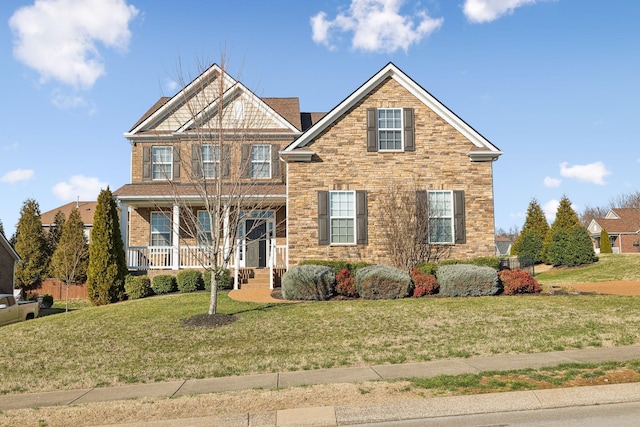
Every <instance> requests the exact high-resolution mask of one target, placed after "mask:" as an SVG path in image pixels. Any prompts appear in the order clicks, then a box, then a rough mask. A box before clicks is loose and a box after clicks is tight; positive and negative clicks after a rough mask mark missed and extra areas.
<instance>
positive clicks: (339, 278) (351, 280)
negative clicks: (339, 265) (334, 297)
mask: <svg viewBox="0 0 640 427" xmlns="http://www.w3.org/2000/svg"><path fill="white" fill-rule="evenodd" d="M336 294H338V295H343V296H345V297H357V296H358V291H356V278H355V277H354V276H353V275H352V274H351V270H349V269H348V268H343V269H342V270H340V271H339V272H338V274H336Z"/></svg>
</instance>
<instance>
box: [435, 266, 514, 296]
mask: <svg viewBox="0 0 640 427" xmlns="http://www.w3.org/2000/svg"><path fill="white" fill-rule="evenodd" d="M437 277H438V283H439V284H440V294H441V295H444V296H447V297H468V296H482V295H495V294H497V293H498V292H500V290H501V288H500V284H499V282H498V273H497V271H496V270H495V269H493V268H491V267H478V266H477V265H469V264H456V265H443V266H441V267H440V268H438V275H437Z"/></svg>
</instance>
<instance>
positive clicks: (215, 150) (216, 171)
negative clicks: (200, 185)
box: [200, 144, 220, 179]
mask: <svg viewBox="0 0 640 427" xmlns="http://www.w3.org/2000/svg"><path fill="white" fill-rule="evenodd" d="M205 147H209V148H210V149H211V153H212V157H213V160H205V157H204V150H205ZM201 151H202V152H201V153H200V154H201V155H202V177H203V178H204V179H218V178H219V177H220V146H219V145H218V144H203V145H202V149H201ZM216 154H217V155H216ZM207 165H212V166H213V175H212V176H209V175H208V174H207Z"/></svg>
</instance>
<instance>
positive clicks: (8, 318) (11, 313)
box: [0, 294, 40, 326]
mask: <svg viewBox="0 0 640 427" xmlns="http://www.w3.org/2000/svg"><path fill="white" fill-rule="evenodd" d="M39 313H40V307H38V303H37V302H36V301H19V302H17V301H16V299H15V297H14V296H13V295H9V294H0V326H3V325H8V324H9V323H15V322H22V321H24V320H29V319H35V318H36V317H38V314H39Z"/></svg>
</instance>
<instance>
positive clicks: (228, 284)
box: [202, 267, 233, 291]
mask: <svg viewBox="0 0 640 427" xmlns="http://www.w3.org/2000/svg"><path fill="white" fill-rule="evenodd" d="M218 271H220V274H219V275H218V290H229V289H232V288H233V277H231V270H229V269H228V268H222V267H220V269H219V270H218ZM202 278H203V280H204V288H205V289H206V290H207V291H210V290H211V270H205V272H204V273H203V274H202Z"/></svg>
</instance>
